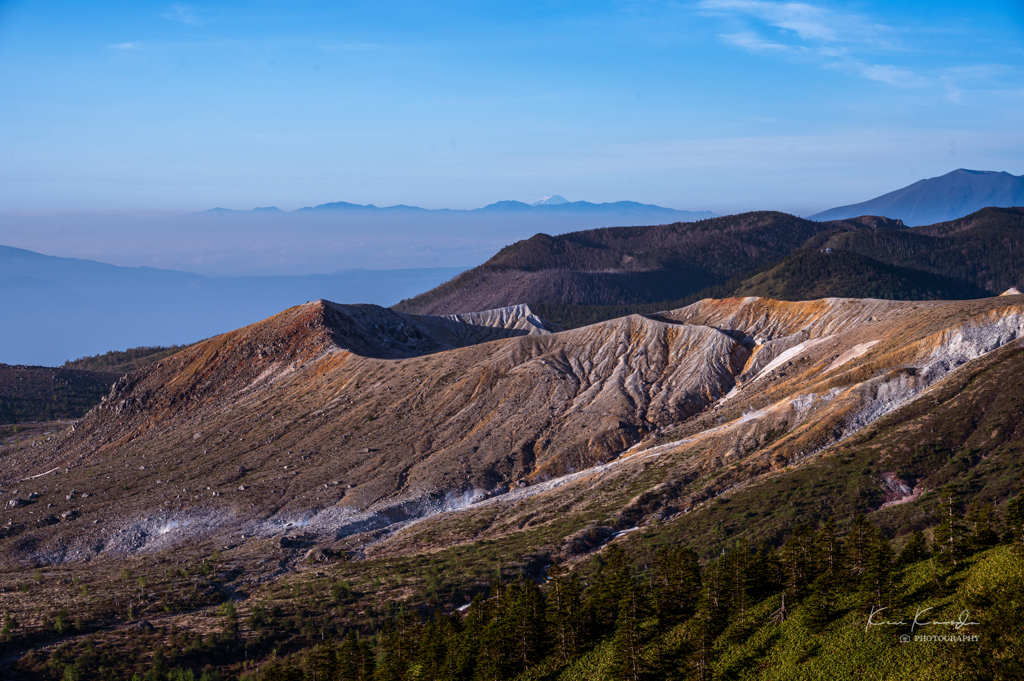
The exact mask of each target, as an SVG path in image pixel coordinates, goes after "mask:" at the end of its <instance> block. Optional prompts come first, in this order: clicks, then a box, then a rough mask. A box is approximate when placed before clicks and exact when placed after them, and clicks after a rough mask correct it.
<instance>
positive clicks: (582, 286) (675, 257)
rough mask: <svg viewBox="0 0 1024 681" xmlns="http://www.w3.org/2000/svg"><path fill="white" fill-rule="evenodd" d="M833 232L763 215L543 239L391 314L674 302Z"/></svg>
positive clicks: (510, 248)
mask: <svg viewBox="0 0 1024 681" xmlns="http://www.w3.org/2000/svg"><path fill="white" fill-rule="evenodd" d="M568 205H571V204H562V205H559V206H552V207H551V208H552V209H555V210H557V209H562V208H565V206H568ZM836 228H837V227H836V226H835V225H822V224H821V223H817V222H813V221H810V220H802V219H800V218H798V217H795V216H792V215H787V214H785V213H777V212H769V211H762V212H755V213H744V214H742V215H730V216H726V217H720V218H711V219H708V220H701V221H699V222H694V223H676V224H671V225H656V226H647V227H614V228H605V229H592V230H587V231H582V232H572V233H569V234H563V235H561V236H549V235H547V234H537V235H535V236H533V237H531V238H529V239H526V240H524V241H520V242H518V243H515V244H513V245H511V246H508V247H506V248H503V249H502V250H501V251H499V252H498V253H497V254H496V255H495V256H494V257H493V258H491V259H490V260H488V261H487V262H485V263H484V264H483V265H480V266H479V267H476V268H474V269H472V270H469V271H467V272H464V273H462V274H460V275H459V276H458V277H456V278H455V279H453V280H451V281H449V282H447V283H445V284H443V285H441V286H439V287H437V288H436V289H434V290H431V291H427V292H426V293H423V294H420V295H418V296H416V297H415V298H411V299H409V300H404V301H402V302H401V303H399V304H398V305H396V306H395V308H396V309H398V310H401V311H404V312H414V313H417V314H452V313H457V312H471V311H474V310H485V309H491V308H496V307H504V306H506V305H510V304H516V303H517V302H528V303H529V304H530V305H531V306H532V305H538V304H539V305H627V304H628V305H636V304H644V303H652V302H657V301H665V300H675V299H680V298H683V297H685V296H688V295H690V294H693V293H696V292H697V291H701V290H703V289H705V288H707V287H709V286H714V285H718V284H722V283H724V282H726V281H728V280H729V279H730V278H732V277H734V276H736V275H737V274H740V273H745V272H751V271H755V270H757V269H759V268H761V267H764V266H766V265H768V264H770V263H774V262H777V261H778V260H781V259H782V258H784V257H785V256H787V255H789V254H790V253H792V252H793V251H794V250H796V249H797V248H799V247H800V246H801V245H802V244H803V243H804V242H805V241H807V239H809V238H810V237H812V236H814V235H815V234H818V233H821V232H823V231H834V230H835V229H836Z"/></svg>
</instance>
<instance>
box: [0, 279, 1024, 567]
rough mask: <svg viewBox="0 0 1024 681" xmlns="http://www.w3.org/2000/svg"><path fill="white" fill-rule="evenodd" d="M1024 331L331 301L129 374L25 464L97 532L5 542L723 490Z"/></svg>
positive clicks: (322, 529)
mask: <svg viewBox="0 0 1024 681" xmlns="http://www.w3.org/2000/svg"><path fill="white" fill-rule="evenodd" d="M1022 330H1024V308H1022V306H1021V305H1020V304H1019V301H1018V300H1017V299H1015V298H1013V297H1000V298H992V299H986V300H978V301H967V302H956V303H940V302H930V303H919V302H918V303H915V302H891V301H878V300H846V299H826V300H820V301H812V302H806V303H780V302H777V301H771V300H766V299H761V298H746V299H730V300H718V301H702V302H700V303H698V304H695V305H692V306H690V307H687V308H683V309H680V310H675V311H673V312H669V313H664V314H662V315H660V316H656V317H644V316H636V315H634V316H629V317H624V318H620V319H616V320H612V321H609V322H603V323H600V324H595V325H592V326H589V327H584V328H580V329H575V330H572V331H565V332H555V331H557V329H556V328H553V327H551V326H550V325H547V324H545V323H544V322H543V321H542V320H539V319H537V318H536V317H535V316H534V315H532V314H531V313H530V310H529V308H527V307H525V306H518V307H515V308H506V309H503V310H494V311H489V312H484V313H474V314H471V315H458V316H449V317H423V316H416V315H405V314H401V313H396V312H394V311H392V310H386V309H383V308H378V307H375V306H369V305H355V306H347V305H335V304H333V303H327V302H324V301H318V302H316V303H310V304H307V305H303V306H299V307H296V308H291V309H289V310H286V311H285V312H283V313H281V314H279V315H277V316H275V317H272V318H270V319H267V320H264V321H262V322H259V323H258V324H254V325H252V326H249V327H246V328H244V329H239V330H237V331H234V332H231V333H229V334H225V335H223V336H219V337H216V338H213V339H210V340H208V341H205V342H203V343H200V344H198V345H196V346H194V347H192V348H189V349H187V350H184V351H182V352H180V353H178V354H177V355H174V356H172V357H170V358H167V359H166V360H164V361H162V362H159V363H157V364H156V365H154V366H152V367H149V368H147V369H144V370H141V371H137V372H133V373H132V374H130V375H128V376H127V377H125V378H124V379H122V381H120V382H119V383H118V384H117V385H116V386H115V387H114V389H113V390H112V391H111V394H110V396H109V397H108V398H107V399H106V400H105V401H104V403H103V405H101V406H100V407H99V408H97V409H95V410H94V411H93V412H91V413H90V414H89V415H88V416H87V417H86V418H85V419H83V420H82V421H81V422H80V423H79V424H78V426H77V427H76V428H75V429H74V432H69V433H66V434H65V435H64V436H62V437H61V438H60V439H59V440H57V441H56V442H55V443H52V444H51V445H49V446H48V447H46V448H40V449H41V451H36V452H34V453H33V457H32V458H31V459H25V460H24V461H22V462H21V464H22V466H23V467H22V468H19V470H18V471H17V473H14V472H13V471H12V469H9V468H8V469H7V470H6V476H7V477H6V479H5V480H4V481H3V482H5V483H10V482H12V476H13V475H17V476H19V479H24V478H27V477H30V476H33V475H39V476H40V477H38V478H37V479H36V480H37V481H38V483H39V485H40V487H41V490H40V491H41V492H42V493H43V494H44V495H47V498H55V499H56V501H55V502H54V504H55V506H54V508H55V510H54V513H57V514H59V513H63V512H65V511H69V510H75V511H76V512H79V513H80V514H81V518H80V519H79V520H77V521H76V522H74V523H66V524H65V523H63V522H62V523H61V524H60V526H59V527H57V526H55V527H49V526H47V527H41V528H35V529H33V528H28V526H27V525H25V526H24V527H25V528H26V529H24V531H23V532H22V534H28V533H31V537H32V540H31V542H29V541H26V537H24V536H21V535H18V536H21V538H20V539H14V538H10V540H11V541H13V542H15V543H16V546H18V547H22V548H20V549H14V554H15V555H16V556H20V558H22V559H31V560H40V561H43V562H59V561H63V560H78V559H82V558H85V557H88V556H90V555H95V554H97V553H98V554H111V555H124V554H130V553H133V552H138V551H151V550H160V549H164V548H171V547H174V546H176V545H179V544H180V543H181V542H184V541H194V540H196V539H199V538H204V537H206V538H210V537H223V538H225V541H227V539H228V538H230V539H231V541H234V542H237V541H250V540H259V539H260V538H273V537H281V536H286V537H290V536H294V535H295V534H296V533H297V532H302V533H305V534H304V536H307V537H308V539H306V540H303V541H304V542H305V543H304V544H303V547H304V549H309V548H313V547H315V546H317V545H320V544H323V543H324V542H333V541H336V540H339V539H344V538H345V537H348V536H354V535H360V536H363V535H366V536H368V537H374V539H373V541H374V542H380V541H386V539H387V536H388V532H389V531H391V530H393V529H394V528H395V527H399V526H402V525H403V524H406V523H408V522H410V521H414V520H417V519H420V518H423V517H427V516H431V515H436V514H443V513H449V512H459V511H460V509H467V508H474V507H476V506H478V505H481V504H490V503H498V502H500V501H502V500H514V499H519V500H522V499H526V498H528V497H530V496H531V495H535V496H537V497H538V499H539V498H541V497H544V496H545V495H548V496H552V495H554V496H558V497H560V498H563V499H572V498H578V497H581V496H587V495H590V496H594V497H595V498H596V497H599V496H600V495H602V494H611V493H613V492H615V489H617V487H616V485H617V484H618V483H614V482H611V481H613V480H614V479H615V478H614V476H616V475H619V474H620V473H619V472H618V471H621V470H623V469H626V468H629V467H633V468H634V469H635V470H637V471H641V470H643V469H644V468H643V467H644V466H645V465H646V464H645V463H644V461H648V462H649V461H652V460H654V459H657V460H658V461H660V462H663V465H665V466H669V467H674V468H673V470H676V472H677V474H678V477H679V479H684V480H705V479H706V480H708V481H709V482H707V483H701V484H707V485H711V484H713V483H712V482H711V480H712V479H713V477H714V474H715V472H716V471H718V470H720V469H723V468H727V467H728V468H730V469H731V470H735V471H742V475H741V474H740V473H735V475H741V477H742V476H745V477H743V480H745V481H746V482H747V483H750V482H752V481H755V480H756V479H757V477H758V476H760V475H763V474H765V473H768V472H771V471H772V470H775V469H777V468H779V467H782V466H792V465H800V464H801V462H803V461H806V460H808V459H809V458H810V457H813V456H815V455H818V454H819V453H821V452H823V451H826V450H827V448H828V447H829V446H831V445H832V444H834V443H836V442H837V441H839V440H841V439H842V438H844V437H847V436H848V435H850V434H851V433H854V432H857V431H858V430H859V429H862V428H864V427H865V426H866V425H869V424H871V423H873V422H874V421H875V420H877V419H878V418H880V417H881V416H883V415H885V414H888V413H891V412H892V411H893V410H896V409H899V408H900V407H901V405H904V404H907V403H908V402H909V401H911V400H913V399H914V398H915V397H916V396H917V395H919V394H921V393H922V392H923V391H925V390H927V389H928V388H929V387H930V386H933V385H935V384H936V383H938V382H941V381H942V380H943V379H944V378H945V377H946V376H947V375H949V374H950V372H953V371H955V370H956V368H957V367H959V366H961V365H962V364H964V363H965V362H969V361H971V360H972V359H975V358H978V357H982V356H984V355H986V354H987V353H990V352H992V351H993V350H995V349H997V348H999V347H1002V346H1005V345H1006V344H1008V343H1012V342H1014V341H1015V340H1016V339H1017V338H1019V337H1020V335H1021V333H1022ZM652 457H653V458H652ZM659 465H661V464H659ZM666 470H667V469H666ZM890 483H891V484H894V485H896V487H897V488H898V481H890ZM649 484H656V483H649ZM657 484H661V483H657ZM673 484H675V483H673ZM76 486H77V487H78V488H89V489H90V491H91V492H92V496H91V497H89V498H76V499H74V500H73V502H72V503H73V504H74V509H71V508H70V504H69V503H65V502H62V501H60V499H61V496H60V495H62V494H63V491H64V490H68V489H73V488H75V487H76ZM670 487H671V486H670ZM671 488H672V489H678V485H676V487H671ZM659 489H660V488H659ZM666 489H668V488H666ZM703 489H704V488H700V489H697V490H695V491H694V490H691V491H689V492H687V493H686V495H684V496H686V498H681V499H680V500H679V502H678V503H679V504H680V505H682V506H686V505H691V506H692V505H693V504H697V503H700V500H701V499H702V498H706V497H707V494H710V492H708V491H701V490H703ZM708 489H710V488H708ZM615 493H617V492H615ZM23 512H25V511H23V510H22V509H20V508H18V509H10V511H9V513H11V514H18V513H23ZM95 520H102V521H103V522H102V523H101V524H99V525H96V526H95V527H94V526H93V524H92V523H93V521H95ZM12 523H13V520H12ZM13 526H15V525H14V524H12V527H13ZM12 537H13V535H12ZM12 546H15V544H12ZM325 555H326V554H325Z"/></svg>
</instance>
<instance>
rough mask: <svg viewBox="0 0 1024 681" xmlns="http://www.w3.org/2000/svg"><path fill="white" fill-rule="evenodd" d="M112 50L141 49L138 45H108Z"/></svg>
mask: <svg viewBox="0 0 1024 681" xmlns="http://www.w3.org/2000/svg"><path fill="white" fill-rule="evenodd" d="M107 47H109V48H110V49H112V50H137V49H139V44H138V43H115V44H114V45H107Z"/></svg>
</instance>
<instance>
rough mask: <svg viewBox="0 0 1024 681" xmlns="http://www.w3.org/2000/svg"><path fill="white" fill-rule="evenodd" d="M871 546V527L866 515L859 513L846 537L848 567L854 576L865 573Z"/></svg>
mask: <svg viewBox="0 0 1024 681" xmlns="http://www.w3.org/2000/svg"><path fill="white" fill-rule="evenodd" d="M870 545H871V527H870V526H869V524H868V521H867V520H866V519H865V518H864V514H863V513H858V514H857V517H856V518H854V519H853V525H852V526H851V527H850V532H849V534H847V535H846V565H847V567H848V569H849V570H850V572H852V573H853V574H854V575H860V574H861V573H863V572H864V569H865V565H866V562H867V555H868V548H869V547H870Z"/></svg>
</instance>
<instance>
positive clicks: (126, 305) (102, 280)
mask: <svg viewBox="0 0 1024 681" xmlns="http://www.w3.org/2000/svg"><path fill="white" fill-rule="evenodd" d="M461 271H462V270H461V268H455V267H439V268H421V269H405V270H383V271H381V270H353V271H347V272H338V273H336V274H332V275H308V276H294V277H285V276H278V277H203V276H200V275H198V274H191V273H188V272H179V271H174V270H161V269H154V268H151V267H116V266H114V265H108V264H105V263H101V262H95V261H91V260H77V259H72V258H56V257H52V256H47V255H42V254H40V253H35V252H32V251H27V250H23V249H19V248H11V247H8V246H0V319H2V320H3V327H4V329H5V333H2V334H0V362H3V363H7V364H36V365H48V366H54V365H59V364H62V363H63V362H64V361H65V360H69V359H76V358H78V357H82V356H84V355H91V354H95V353H99V352H106V351H108V350H113V349H124V348H126V347H131V346H140V345H170V344H172V343H190V342H193V341H197V340H200V339H202V338H208V337H210V336H212V335H215V334H218V333H222V332H224V331H228V330H230V329H232V328H234V327H237V326H239V325H244V324H248V323H251V322H254V321H256V320H258V319H262V318H264V317H266V316H267V315H269V314H273V313H274V312H275V311H278V310H280V309H282V308H286V307H291V306H293V305H297V304H299V303H304V302H306V301H307V300H317V299H319V298H326V297H332V298H336V299H340V300H346V301H348V302H353V303H355V302H375V303H379V304H384V305H387V304H391V303H394V302H395V301H397V300H400V299H401V298H403V297H407V296H410V295H412V294H414V293H416V292H417V291H422V290H424V289H425V288H430V287H432V286H436V285H437V284H440V283H441V282H443V281H446V280H447V279H450V278H451V277H453V276H454V275H456V274H458V273H459V272H461Z"/></svg>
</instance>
